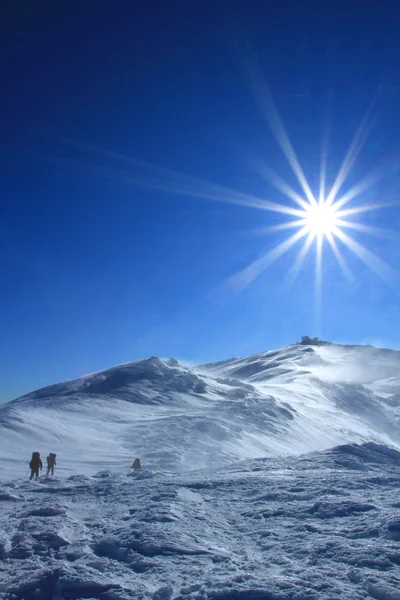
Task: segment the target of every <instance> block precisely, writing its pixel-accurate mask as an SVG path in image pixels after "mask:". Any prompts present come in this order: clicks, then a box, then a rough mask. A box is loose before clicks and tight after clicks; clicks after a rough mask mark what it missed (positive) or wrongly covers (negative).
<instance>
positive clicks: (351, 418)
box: [0, 342, 400, 477]
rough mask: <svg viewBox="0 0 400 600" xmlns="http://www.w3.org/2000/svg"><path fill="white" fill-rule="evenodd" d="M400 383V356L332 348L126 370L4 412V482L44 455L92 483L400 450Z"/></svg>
mask: <svg viewBox="0 0 400 600" xmlns="http://www.w3.org/2000/svg"><path fill="white" fill-rule="evenodd" d="M399 373H400V352H398V351H395V350H393V351H390V350H389V351H386V350H382V349H377V348H375V347H373V346H356V345H345V346H344V345H337V344H331V343H329V342H328V343H322V344H321V345H318V346H307V345H301V344H293V345H290V346H287V347H285V348H282V349H278V350H270V351H266V352H262V353H258V354H253V355H251V356H249V357H243V358H230V359H228V360H226V361H219V362H217V363H208V364H203V365H197V366H190V367H189V366H185V365H182V364H180V363H179V362H178V361H177V360H175V359H164V360H163V359H160V358H157V357H150V358H148V359H144V360H139V361H135V362H132V363H125V364H122V365H118V366H116V367H111V368H109V369H106V370H104V371H99V372H97V373H93V374H90V375H86V376H84V377H82V378H78V379H74V380H70V381H66V382H61V383H58V384H54V385H51V386H47V387H45V388H41V389H39V390H36V391H34V392H31V393H30V394H27V395H25V396H22V397H20V398H17V399H15V400H13V401H11V402H8V403H6V404H3V405H1V406H0V434H1V435H0V439H1V440H3V441H0V449H1V450H2V452H3V454H4V455H5V460H4V461H3V462H2V463H1V464H0V477H2V476H3V475H5V474H6V473H9V472H10V470H12V469H13V465H14V466H15V464H16V462H18V461H21V460H23V455H24V453H25V454H26V455H28V456H29V452H30V451H32V450H34V449H36V447H38V448H39V447H40V448H43V447H45V448H46V449H47V448H48V450H51V451H54V452H56V453H57V454H61V456H62V457H63V459H62V460H60V465H61V467H60V468H65V469H68V470H69V472H71V471H72V469H73V464H74V463H76V459H74V457H75V456H76V454H78V455H79V459H78V463H79V467H80V469H81V470H82V472H85V473H87V474H90V473H92V472H93V471H94V470H95V468H96V470H99V468H113V469H116V470H121V469H123V468H126V467H127V465H129V464H130V463H131V460H132V458H133V457H134V456H140V457H141V458H142V462H143V461H144V464H146V465H148V466H149V467H150V468H151V469H161V470H163V469H164V470H171V471H184V470H191V469H197V468H207V467H208V466H210V465H213V466H223V465H226V464H230V463H232V462H234V461H236V460H242V459H249V458H257V457H262V456H277V455H289V454H299V453H304V452H307V451H313V450H322V449H325V448H329V447H332V446H335V445H339V444H343V443H352V442H354V443H364V442H369V441H371V442H375V443H383V444H385V445H389V446H393V447H395V448H400V436H399V433H398V430H399V429H400V428H399V423H400V376H399ZM46 451H47V450H46ZM17 457H18V458H17ZM25 458H26V456H25ZM95 465H96V467H95ZM124 465H125V466H124Z"/></svg>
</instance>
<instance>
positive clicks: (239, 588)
mask: <svg viewBox="0 0 400 600" xmlns="http://www.w3.org/2000/svg"><path fill="white" fill-rule="evenodd" d="M399 489H400V453H399V452H397V451H395V450H392V449H389V448H387V447H385V446H382V445H377V444H374V443H366V444H363V445H355V444H348V445H344V446H339V447H335V448H333V449H331V450H327V451H320V452H314V453H311V454H306V455H301V456H298V457H295V456H291V457H281V458H262V459H255V460H250V461H243V462H240V463H236V464H234V465H231V466H230V467H225V468H224V469H213V470H205V471H197V472H193V471H192V472H188V473H180V474H177V473H175V474H173V473H170V474H162V473H160V472H159V473H151V472H149V471H146V470H144V471H142V472H138V473H137V474H135V475H123V474H115V473H114V474H112V473H110V472H100V473H98V474H96V475H95V476H93V477H90V478H89V477H86V476H84V475H74V476H71V477H68V478H61V479H59V478H54V479H51V478H50V479H47V478H41V479H40V480H39V481H38V482H32V483H30V482H29V481H26V480H23V479H18V480H15V481H12V482H8V483H6V482H4V483H3V485H2V487H1V488H0V528H1V533H0V597H1V598H2V600H38V599H39V600H41V599H43V600H64V599H65V600H80V599H83V598H88V599H92V600H133V599H135V600H399V599H400V499H399Z"/></svg>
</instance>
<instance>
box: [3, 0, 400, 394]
mask: <svg viewBox="0 0 400 600" xmlns="http://www.w3.org/2000/svg"><path fill="white" fill-rule="evenodd" d="M395 4H396V3H394V2H389V1H386V0H385V1H383V2H380V3H378V2H376V1H375V0H374V1H362V2H361V1H360V2H348V1H346V2H340V1H339V2H338V1H334V2H329V1H327V2H321V1H318V2H307V1H305V2H298V1H297V0H296V1H294V2H288V1H286V0H280V1H272V0H269V1H268V2H262V1H261V0H260V1H258V2H255V1H252V0H247V1H246V2H245V1H236V2H235V1H234V0H229V1H226V2H225V1H219V0H213V1H205V0H202V1H197V0H192V1H188V0H182V1H178V0H176V1H173V2H172V1H166V0H159V1H151V0H150V1H148V2H132V1H129V2H128V1H127V2H119V1H117V2H110V1H108V2H102V1H99V0H96V1H94V0H93V1H90V0H87V1H85V2H75V1H69V2H62V1H57V2H53V1H52V2H43V1H41V0H39V1H38V2H31V1H30V0H27V1H21V2H12V1H9V2H5V3H3V4H2V7H1V9H0V11H1V14H0V23H1V37H0V39H1V41H0V44H1V53H0V63H1V87H2V93H1V96H0V104H1V110H0V119H1V140H0V151H1V163H0V164H1V166H0V169H1V182H2V186H1V187H2V189H1V213H0V233H1V237H0V239H1V250H2V252H1V263H0V265H1V266H0V268H1V284H2V285H1V296H0V298H1V300H0V302H1V313H0V314H1V334H0V336H1V337H0V398H1V399H2V400H9V399H12V398H13V397H16V396H18V395H20V394H22V393H25V392H28V391H31V390H32V389H34V388H38V387H41V386H44V385H47V384H50V383H54V382H57V381H59V380H63V379H68V378H73V377H78V376H80V375H83V374H85V373H87V372H91V371H94V370H99V369H103V368H106V367H108V366H112V365H114V364H117V363H121V362H128V361H132V360H136V359H138V358H142V357H146V356H149V355H158V356H163V357H164V356H175V357H177V358H182V359H186V360H188V361H195V362H196V361H205V360H207V361H211V360H217V359H222V358H228V357H230V356H238V355H246V354H250V353H254V352H258V351H262V350H266V349H269V348H274V347H281V346H284V345H286V344H288V343H292V342H294V341H296V340H297V339H299V337H300V336H301V335H302V334H305V333H308V334H310V335H311V334H314V333H320V330H318V332H316V331H315V329H316V319H315V314H314V283H313V282H314V262H315V256H314V254H315V252H314V248H313V247H312V249H311V252H310V253H309V255H308V257H307V259H306V261H305V263H304V266H303V268H302V270H301V272H300V273H299V276H298V278H297V280H296V281H295V282H294V283H293V284H292V285H288V284H287V282H286V280H285V275H286V274H287V272H288V269H289V268H290V266H291V264H292V263H293V261H294V259H295V257H296V252H297V248H298V247H300V246H296V249H294V250H292V251H290V252H289V253H288V254H287V255H285V256H284V257H282V258H281V259H280V260H278V261H277V262H276V263H275V264H274V265H272V266H271V267H270V268H269V269H267V270H266V271H265V272H264V273H263V274H262V276H261V277H260V278H258V279H257V280H256V281H255V282H254V283H253V284H252V285H250V286H248V287H247V288H246V289H244V290H242V291H240V292H239V291H237V290H232V288H231V287H230V286H229V285H227V284H226V281H227V279H229V278H230V277H231V276H233V275H234V274H235V273H237V272H238V271H240V270H241V269H243V268H244V267H245V266H246V265H247V264H249V263H250V262H251V261H254V260H255V259H257V257H259V256H260V255H261V254H262V253H263V252H265V251H267V250H268V249H270V248H272V246H273V245H275V244H276V243H278V242H280V241H282V240H283V239H284V236H287V235H288V232H282V231H281V232H277V233H274V234H273V235H268V236H267V235H259V234H258V235H255V234H254V232H255V231H256V230H257V229H259V228H260V227H263V226H269V225H273V224H276V223H280V222H282V221H283V220H284V217H283V218H282V217H281V216H279V215H277V214H274V213H269V212H266V211H262V210H256V209H252V208H248V207H243V206H237V205H231V204H228V203H225V204H224V203H218V202H215V201H212V200H207V199H199V198H194V197H191V196H190V195H185V194H176V193H172V192H169V193H165V192H164V191H162V190H161V189H158V188H157V187H152V186H151V185H149V186H147V185H146V182H147V183H150V184H152V183H154V181H155V180H157V185H158V184H159V183H160V175H159V172H158V171H156V170H155V171H154V172H153V171H152V169H151V168H149V169H147V168H144V167H143V165H140V164H138V163H137V162H136V163H135V161H146V162H148V163H151V164H154V165H156V166H158V167H162V168H165V169H172V170H174V171H178V172H180V173H182V174H185V175H188V176H190V177H194V178H197V179H202V180H206V181H209V182H210V181H211V182H214V183H217V184H219V185H221V186H224V187H228V188H230V189H235V190H239V191H242V192H246V193H248V194H253V195H256V196H259V197H265V198H268V199H270V200H273V201H275V202H283V203H285V204H288V205H292V203H291V202H290V201H289V200H288V199H287V198H285V197H284V196H282V195H281V194H280V193H279V192H277V191H276V190H275V189H274V188H273V187H272V186H271V185H269V184H268V183H266V182H265V181H264V180H263V179H261V178H260V177H259V175H257V174H256V173H255V172H254V170H253V169H252V167H251V159H252V158H253V157H255V156H256V157H258V158H261V159H262V160H263V161H265V162H266V163H268V164H269V165H270V166H272V167H273V168H274V169H275V170H276V171H277V172H278V173H279V174H280V175H281V176H282V177H283V178H285V179H286V180H288V181H289V182H290V183H291V184H292V185H293V186H296V189H297V190H298V191H300V188H299V186H298V185H296V183H295V179H294V177H293V174H292V173H291V171H290V169H289V167H288V165H287V163H286V162H285V159H284V157H283V155H282V152H281V151H280V149H279V146H278V145H277V143H276V141H275V139H274V137H273V135H272V133H271V130H270V129H269V127H268V124H267V123H266V121H265V119H264V118H263V115H262V112H261V111H260V108H259V106H258V105H257V103H256V102H255V99H254V96H253V94H252V91H251V89H250V86H249V82H248V79H246V73H245V68H244V63H245V62H246V60H247V58H248V56H249V54H248V53H249V52H250V54H251V53H254V55H255V56H256V57H257V61H258V63H259V65H260V67H261V70H262V73H263V77H264V78H265V81H266V82H267V83H268V85H269V88H270V90H271V93H272V95H273V97H274V100H275V103H276V105H277V108H278V110H279V112H280V114H281V116H282V119H283V122H284V123H285V126H286V128H287V131H288V134H289V137H290V139H291V140H292V142H293V144H294V147H295V149H296V152H297V154H298V157H299V159H300V161H301V164H302V165H303V168H304V171H305V172H306V175H307V177H308V179H309V181H310V184H311V185H312V187H313V189H314V190H315V191H316V190H317V187H316V186H317V181H318V173H319V164H320V156H321V139H322V133H323V131H324V127H323V123H326V122H328V121H329V119H330V121H329V122H330V123H331V127H330V141H329V147H328V176H329V180H330V181H332V179H333V177H334V176H335V173H336V171H337V169H338V168H339V166H340V163H341V161H342V160H343V157H344V154H345V152H346V149H347V148H348V146H349V144H350V142H351V140H352V137H353V135H354V133H355V131H356V129H357V127H358V125H359V123H360V121H361V119H362V117H363V116H364V114H365V112H366V110H367V109H368V107H369V106H370V105H371V102H372V101H373V100H374V104H373V106H372V111H371V115H370V116H371V119H370V120H371V123H372V125H373V128H372V130H371V133H370V135H369V137H368V139H367V141H366V144H365V146H364V148H363V151H362V153H361V155H360V157H359V159H358V161H357V163H356V165H355V166H354V169H353V170H352V172H351V174H350V176H349V180H348V184H346V185H345V188H346V189H348V188H349V187H351V185H354V184H355V183H356V182H357V181H358V180H359V179H360V178H361V177H362V176H363V175H365V174H368V173H369V171H370V170H371V169H372V168H373V167H374V166H375V165H383V167H384V168H385V169H387V170H388V172H389V171H390V168H391V166H392V165H394V166H395V165H396V163H397V161H398V158H397V157H398V156H399V152H400V133H399V132H400V129H399V126H400V111H399V103H400V38H399V36H398V18H399V16H400V9H399V8H397V7H395ZM246 57H247V58H246ZM327 119H328V121H327ZM116 155H123V156H127V157H130V158H132V159H133V160H132V162H129V160H123V159H121V158H118V156H116ZM388 165H389V168H387V167H388ZM162 177H163V176H161V179H162ZM143 179H145V182H144V183H143ZM138 183H141V184H140V185H138ZM161 185H162V182H161ZM195 187H196V186H195ZM398 188H399V174H398V172H397V171H396V169H392V170H391V172H390V173H389V175H388V176H387V177H385V178H384V179H383V180H382V181H381V182H380V183H379V185H377V186H375V187H373V188H371V189H370V190H369V191H368V192H366V193H365V194H364V195H363V197H362V198H359V199H358V200H357V201H356V204H357V205H359V204H362V203H363V202H364V201H368V202H371V201H372V202H384V201H385V200H387V199H390V200H393V199H396V198H397V194H398ZM362 220H363V222H364V223H368V224H369V225H374V226H378V227H383V228H388V229H391V230H392V231H396V229H397V230H398V229H399V224H400V217H399V208H398V207H397V206H392V207H389V208H385V209H382V210H379V211H374V212H371V213H368V214H366V215H364V216H363V217H362ZM289 233H290V232H289ZM354 238H355V239H357V240H359V241H360V242H362V243H364V244H365V245H366V246H367V247H368V248H369V249H370V250H372V251H374V252H375V253H376V254H378V255H379V256H380V257H381V258H382V259H383V260H385V261H387V262H388V263H389V264H390V265H392V266H393V267H395V268H396V267H398V266H399V263H400V261H399V251H400V244H399V243H398V241H397V240H396V238H395V237H392V238H389V239H386V238H373V237H370V236H366V235H364V234H362V233H357V234H356V235H354ZM344 255H345V257H346V260H347V262H348V264H349V267H350V268H351V269H352V271H353V273H354V275H355V281H354V284H353V285H349V284H348V283H347V282H346V280H345V279H344V278H343V275H342V273H341V271H340V269H339V267H338V265H337V262H336V260H335V257H334V256H333V254H332V252H329V251H327V252H326V253H325V255H324V268H323V281H324V283H323V304H322V307H323V310H322V328H321V329H322V335H323V337H324V339H328V340H332V341H333V340H334V341H343V342H355V343H362V342H367V343H368V342H371V343H377V344H383V345H389V346H392V347H396V346H397V345H398V343H399V337H398V331H399V327H400V313H399V295H398V291H397V292H396V289H393V288H391V287H389V286H388V285H386V284H385V283H383V282H381V280H380V279H379V278H378V277H377V276H376V275H375V274H373V273H372V272H371V271H370V270H369V269H368V268H367V267H366V266H365V265H363V263H362V262H360V261H359V260H358V259H356V258H355V257H354V256H352V255H351V253H349V252H348V251H344Z"/></svg>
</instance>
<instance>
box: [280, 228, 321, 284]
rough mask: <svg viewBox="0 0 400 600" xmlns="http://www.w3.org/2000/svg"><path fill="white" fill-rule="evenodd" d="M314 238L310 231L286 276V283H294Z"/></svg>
mask: <svg viewBox="0 0 400 600" xmlns="http://www.w3.org/2000/svg"><path fill="white" fill-rule="evenodd" d="M315 236H316V234H315V233H313V232H311V231H310V232H309V234H308V236H307V239H306V240H305V242H304V244H303V246H302V248H301V250H300V252H299V253H298V255H297V256H296V259H295V261H294V263H293V265H292V266H291V268H290V270H289V272H288V274H287V281H288V282H289V283H294V282H295V280H296V278H297V276H298V274H299V272H300V269H301V267H302V265H303V263H304V260H305V258H306V256H307V252H308V251H309V249H310V246H311V244H312V243H313V241H314V240H315Z"/></svg>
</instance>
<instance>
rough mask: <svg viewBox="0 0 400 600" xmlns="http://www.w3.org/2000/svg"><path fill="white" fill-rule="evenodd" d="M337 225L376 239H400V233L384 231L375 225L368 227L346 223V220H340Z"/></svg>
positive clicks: (350, 222)
mask: <svg viewBox="0 0 400 600" xmlns="http://www.w3.org/2000/svg"><path fill="white" fill-rule="evenodd" d="M336 225H337V226H339V227H344V228H346V229H354V231H361V233H368V234H369V235H374V236H376V237H381V238H387V239H397V240H399V239H400V233H396V232H394V231H389V230H387V229H383V228H382V227H374V226H373V225H366V224H365V223H356V222H355V221H346V220H344V219H338V220H337V222H336Z"/></svg>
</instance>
